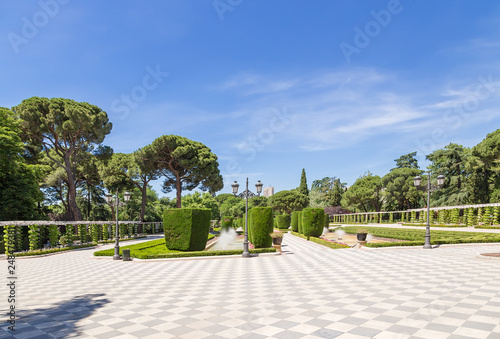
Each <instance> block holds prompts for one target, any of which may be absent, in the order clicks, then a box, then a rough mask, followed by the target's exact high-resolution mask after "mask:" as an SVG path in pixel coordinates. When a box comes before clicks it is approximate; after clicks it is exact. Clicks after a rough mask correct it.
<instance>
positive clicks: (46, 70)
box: [0, 0, 500, 195]
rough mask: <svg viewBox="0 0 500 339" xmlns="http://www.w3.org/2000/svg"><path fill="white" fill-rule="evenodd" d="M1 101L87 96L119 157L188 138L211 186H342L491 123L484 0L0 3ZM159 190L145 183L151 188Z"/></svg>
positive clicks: (494, 51)
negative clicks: (204, 155)
mask: <svg viewBox="0 0 500 339" xmlns="http://www.w3.org/2000/svg"><path fill="white" fill-rule="evenodd" d="M0 10H1V11H0V12H1V13H2V18H1V21H0V22H1V24H0V51H1V52H0V71H1V73H0V74H1V75H2V80H3V81H1V83H0V106H6V107H12V106H15V105H17V104H19V103H20V102H21V101H22V100H23V99H26V98H29V97H32V96H43V97H49V98H51V97H63V98H71V99H74V100H77V101H86V102H89V103H92V104H95V105H97V106H99V107H101V108H102V109H103V110H105V111H106V112H107V113H108V115H109V118H110V120H111V121H112V123H113V130H112V132H111V133H110V134H109V135H108V136H107V137H106V139H105V142H104V143H105V144H106V145H109V146H111V147H112V148H113V149H114V150H115V152H126V153H129V152H133V151H135V150H136V149H138V148H140V147H142V146H145V145H147V144H149V143H151V142H152V141H153V140H154V139H155V138H157V137H159V136H161V135H164V134H177V135H182V136H185V137H188V138H190V139H193V140H197V141H200V142H203V143H204V144H206V145H207V146H208V147H210V148H211V149H212V151H213V152H214V153H215V154H217V156H218V157H219V163H220V170H221V173H222V174H223V175H224V183H225V187H224V190H223V191H222V192H230V190H231V187H230V184H231V182H232V181H233V180H238V181H239V182H240V184H241V183H243V182H244V180H245V178H246V177H247V176H248V177H249V180H250V183H251V185H253V183H255V182H257V180H262V182H263V183H264V185H265V186H268V185H273V186H274V187H275V190H276V191H279V190H284V189H291V188H295V187H297V186H298V185H299V182H300V174H301V170H302V168H305V169H306V173H307V178H308V183H309V185H310V184H311V183H312V181H313V180H315V179H321V178H323V177H325V176H336V177H340V178H341V179H342V181H343V182H346V183H348V184H349V185H350V184H352V183H353V182H354V181H355V180H356V179H357V178H358V177H359V176H361V175H362V174H363V173H365V172H366V171H371V172H372V173H374V174H378V175H380V176H383V175H384V174H386V173H387V172H388V171H389V170H390V169H391V168H393V167H394V164H395V163H394V159H396V158H398V157H399V156H401V155H403V154H407V153H410V152H413V151H417V152H418V158H419V161H420V164H421V167H425V166H426V164H425V161H424V157H425V155H426V154H428V153H430V152H432V151H433V150H435V149H438V148H442V147H443V146H445V145H447V144H449V143H450V142H454V143H459V144H462V145H464V146H468V147H471V146H474V145H475V144H477V143H478V142H480V141H481V140H482V139H483V138H484V137H485V136H486V134H487V133H490V132H493V131H494V130H496V129H497V128H498V127H499V122H500V110H499V107H500V105H499V104H500V58H499V56H500V3H498V2H495V1H482V2H471V1H439V2H436V1H417V0H413V1H410V0H402V1H393V0H391V1H351V2H347V1H342V2H341V1H326V0H317V1H305V0H303V1H298V0H274V1H269V0H252V1H250V0H215V1H214V0H206V1H204V0H199V1H189V0H185V1H147V2H146V1H139V0H137V1H96V0H88V1H76V0H41V1H22V2H21V1H13V0H5V1H2V3H1V4H0ZM154 187H155V189H156V190H157V191H158V192H159V193H160V195H162V194H161V192H160V189H159V187H160V185H159V183H157V184H155V185H154Z"/></svg>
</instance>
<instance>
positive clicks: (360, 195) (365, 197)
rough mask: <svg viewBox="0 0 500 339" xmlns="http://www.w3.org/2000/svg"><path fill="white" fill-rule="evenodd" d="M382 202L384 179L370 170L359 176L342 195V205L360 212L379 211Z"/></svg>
mask: <svg viewBox="0 0 500 339" xmlns="http://www.w3.org/2000/svg"><path fill="white" fill-rule="evenodd" d="M382 204H383V200H382V179H381V178H380V177H379V176H378V175H373V174H371V173H370V172H367V173H365V174H364V175H362V176H361V177H359V178H358V179H357V180H356V182H355V183H354V184H353V185H352V186H351V187H349V189H348V190H347V191H346V192H345V193H344V195H343V197H342V206H344V207H346V208H349V209H352V210H356V211H359V212H373V211H376V212H378V211H380V210H381V209H382Z"/></svg>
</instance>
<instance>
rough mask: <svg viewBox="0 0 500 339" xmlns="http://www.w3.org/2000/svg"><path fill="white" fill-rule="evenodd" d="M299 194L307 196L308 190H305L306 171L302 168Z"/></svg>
mask: <svg viewBox="0 0 500 339" xmlns="http://www.w3.org/2000/svg"><path fill="white" fill-rule="evenodd" d="M299 192H300V193H302V194H304V195H307V196H309V189H308V188H307V178H306V170H305V169H304V168H303V169H302V176H301V177H300V186H299Z"/></svg>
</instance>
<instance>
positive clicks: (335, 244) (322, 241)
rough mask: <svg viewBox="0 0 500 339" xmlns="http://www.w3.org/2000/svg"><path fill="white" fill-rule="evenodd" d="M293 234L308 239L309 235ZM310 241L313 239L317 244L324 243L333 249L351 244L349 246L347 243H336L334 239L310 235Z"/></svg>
mask: <svg viewBox="0 0 500 339" xmlns="http://www.w3.org/2000/svg"><path fill="white" fill-rule="evenodd" d="M292 235H295V236H296V237H300V238H302V239H307V237H306V236H305V235H302V234H299V233H297V232H292ZM309 241H312V242H315V243H317V244H320V245H323V246H326V247H330V248H333V249H338V248H349V246H347V245H343V244H339V243H336V242H333V241H328V240H325V239H320V238H316V237H309Z"/></svg>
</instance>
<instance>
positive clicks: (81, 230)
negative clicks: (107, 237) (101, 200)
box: [78, 225, 87, 244]
mask: <svg viewBox="0 0 500 339" xmlns="http://www.w3.org/2000/svg"><path fill="white" fill-rule="evenodd" d="M78 235H79V236H80V241H81V242H82V244H83V243H86V242H87V226H86V225H78Z"/></svg>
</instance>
